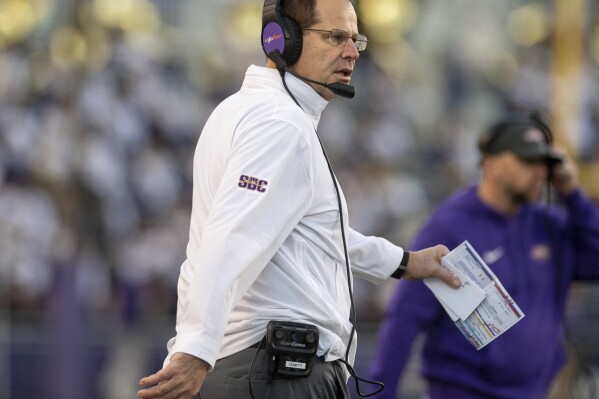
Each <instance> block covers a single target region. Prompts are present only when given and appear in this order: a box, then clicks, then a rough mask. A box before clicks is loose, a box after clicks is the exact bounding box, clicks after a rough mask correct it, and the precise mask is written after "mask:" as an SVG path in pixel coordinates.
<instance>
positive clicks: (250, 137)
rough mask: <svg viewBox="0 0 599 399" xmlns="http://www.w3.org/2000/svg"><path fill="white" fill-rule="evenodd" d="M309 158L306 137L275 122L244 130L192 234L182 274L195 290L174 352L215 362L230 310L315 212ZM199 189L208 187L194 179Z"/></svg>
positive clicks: (183, 301) (183, 300)
mask: <svg viewBox="0 0 599 399" xmlns="http://www.w3.org/2000/svg"><path fill="white" fill-rule="evenodd" d="M310 157H311V155H310V147H309V144H308V142H307V140H306V138H305V137H304V135H303V134H302V132H301V130H300V129H298V128H297V127H294V126H292V125H290V124H289V123H286V122H282V121H277V120H274V121H271V122H265V123H264V124H263V126H261V127H260V128H258V127H255V128H253V129H248V130H246V131H243V132H239V135H238V136H237V137H236V142H235V143H234V144H233V145H232V150H231V152H230V154H229V159H228V162H227V164H226V169H225V170H224V172H223V175H222V178H221V181H220V182H219V184H218V189H217V190H216V192H215V194H214V199H213V201H212V204H211V207H210V210H209V213H208V217H207V219H206V220H205V221H204V227H203V231H202V233H201V234H200V233H199V232H194V231H193V229H192V230H191V232H190V244H189V245H188V250H187V258H188V262H189V263H190V265H189V266H190V268H189V269H190V272H189V273H188V275H185V276H183V272H182V276H183V279H184V280H186V284H187V285H188V286H187V289H186V291H185V293H186V295H184V296H181V295H180V298H179V304H178V308H179V311H180V314H178V316H177V336H176V339H175V343H174V347H173V349H172V350H171V351H170V352H171V353H175V352H185V353H189V354H191V355H194V356H197V357H199V358H201V359H204V360H205V361H206V362H208V363H209V364H211V365H213V364H214V362H215V361H216V357H217V354H218V351H219V348H220V346H221V343H222V339H223V336H224V331H225V328H226V323H227V316H228V314H229V312H230V311H231V309H232V308H233V307H234V305H235V304H236V302H238V301H239V299H240V298H241V296H242V295H243V294H244V293H245V292H246V291H247V289H248V288H249V286H250V285H251V284H252V282H253V281H254V280H255V279H256V278H257V277H258V275H259V274H260V272H261V271H262V270H263V268H264V267H265V266H266V265H267V263H268V261H269V260H270V259H271V258H272V256H273V255H274V254H275V252H276V250H277V248H279V247H280V245H281V244H282V243H283V241H284V240H285V238H286V237H287V236H288V235H289V234H290V233H291V231H292V229H293V228H294V226H295V225H297V223H298V222H299V221H300V219H301V218H302V216H303V215H304V213H305V212H306V209H307V208H308V207H309V204H310V202H311V198H312V197H311V196H312V191H311V189H310V187H311V169H310V166H309V160H310ZM196 161H197V160H196ZM198 173H201V171H200V170H198V167H197V166H196V165H194V176H195V175H196V174H198ZM246 175H247V176H248V177H249V176H256V177H259V178H260V179H265V180H266V181H267V185H264V184H262V186H261V187H262V189H264V191H261V192H259V191H258V190H256V189H255V188H256V187H255V185H256V184H258V185H260V184H259V183H258V182H257V181H253V182H251V181H249V180H247V179H243V178H242V177H241V176H246ZM250 183H251V184H254V186H251V188H253V189H248V187H250V186H248V184H250ZM194 184H201V183H199V182H197V181H196V180H195V177H194ZM194 195H195V192H194ZM194 206H196V204H195V203H194ZM192 217H193V213H192ZM194 241H195V242H194ZM192 244H193V245H192ZM179 284H180V286H181V284H182V283H181V279H180V282H179ZM184 284H185V283H184ZM180 290H181V288H180ZM180 292H181V291H180Z"/></svg>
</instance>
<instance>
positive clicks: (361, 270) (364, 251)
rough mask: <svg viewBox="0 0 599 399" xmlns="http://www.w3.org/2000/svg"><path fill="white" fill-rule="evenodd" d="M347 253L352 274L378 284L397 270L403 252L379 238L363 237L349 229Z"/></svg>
mask: <svg viewBox="0 0 599 399" xmlns="http://www.w3.org/2000/svg"><path fill="white" fill-rule="evenodd" d="M347 250H348V253H349V258H350V259H351V267H352V274H354V275H355V276H356V277H359V278H362V279H364V280H367V281H370V282H371V283H374V284H379V283H381V282H383V281H385V280H386V279H388V278H389V276H391V274H393V272H394V271H395V270H396V269H397V268H398V266H399V262H401V258H402V256H403V252H404V250H403V249H402V248H400V247H398V246H396V245H393V244H392V243H391V242H389V241H387V240H386V239H384V238H381V237H375V236H369V237H367V236H364V235H362V234H360V233H358V232H357V231H355V230H353V229H351V228H350V229H349V240H348V249H347Z"/></svg>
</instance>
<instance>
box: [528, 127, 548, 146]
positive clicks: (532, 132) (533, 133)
mask: <svg viewBox="0 0 599 399" xmlns="http://www.w3.org/2000/svg"><path fill="white" fill-rule="evenodd" d="M524 141H527V142H529V143H542V142H544V141H545V136H544V135H543V133H542V132H541V131H540V130H539V129H535V128H532V129H528V130H527V131H526V132H525V133H524Z"/></svg>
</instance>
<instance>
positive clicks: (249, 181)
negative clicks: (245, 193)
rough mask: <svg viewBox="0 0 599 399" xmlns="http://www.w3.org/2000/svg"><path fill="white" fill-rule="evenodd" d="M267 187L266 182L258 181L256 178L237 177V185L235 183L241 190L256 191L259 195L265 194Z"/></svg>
mask: <svg viewBox="0 0 599 399" xmlns="http://www.w3.org/2000/svg"><path fill="white" fill-rule="evenodd" d="M267 185H268V182H267V181H266V180H260V179H258V178H257V177H251V176H246V175H241V176H239V183H237V186H239V187H241V188H247V189H248V190H250V191H258V192H259V193H264V192H266V186H267Z"/></svg>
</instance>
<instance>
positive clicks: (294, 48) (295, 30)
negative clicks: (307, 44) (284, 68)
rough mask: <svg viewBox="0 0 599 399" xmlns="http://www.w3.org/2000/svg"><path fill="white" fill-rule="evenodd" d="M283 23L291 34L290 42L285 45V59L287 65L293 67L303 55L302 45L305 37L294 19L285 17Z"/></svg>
mask: <svg viewBox="0 0 599 399" xmlns="http://www.w3.org/2000/svg"><path fill="white" fill-rule="evenodd" d="M283 21H284V22H285V24H286V25H287V28H288V29H289V33H290V34H291V37H290V42H289V43H285V51H284V52H283V59H284V60H285V61H286V62H287V65H293V64H295V63H296V62H297V60H298V59H299V57H300V55H301V54H302V45H303V40H304V37H303V34H302V30H301V29H300V27H299V26H298V25H297V23H296V22H295V21H294V20H293V19H291V18H289V17H283Z"/></svg>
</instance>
